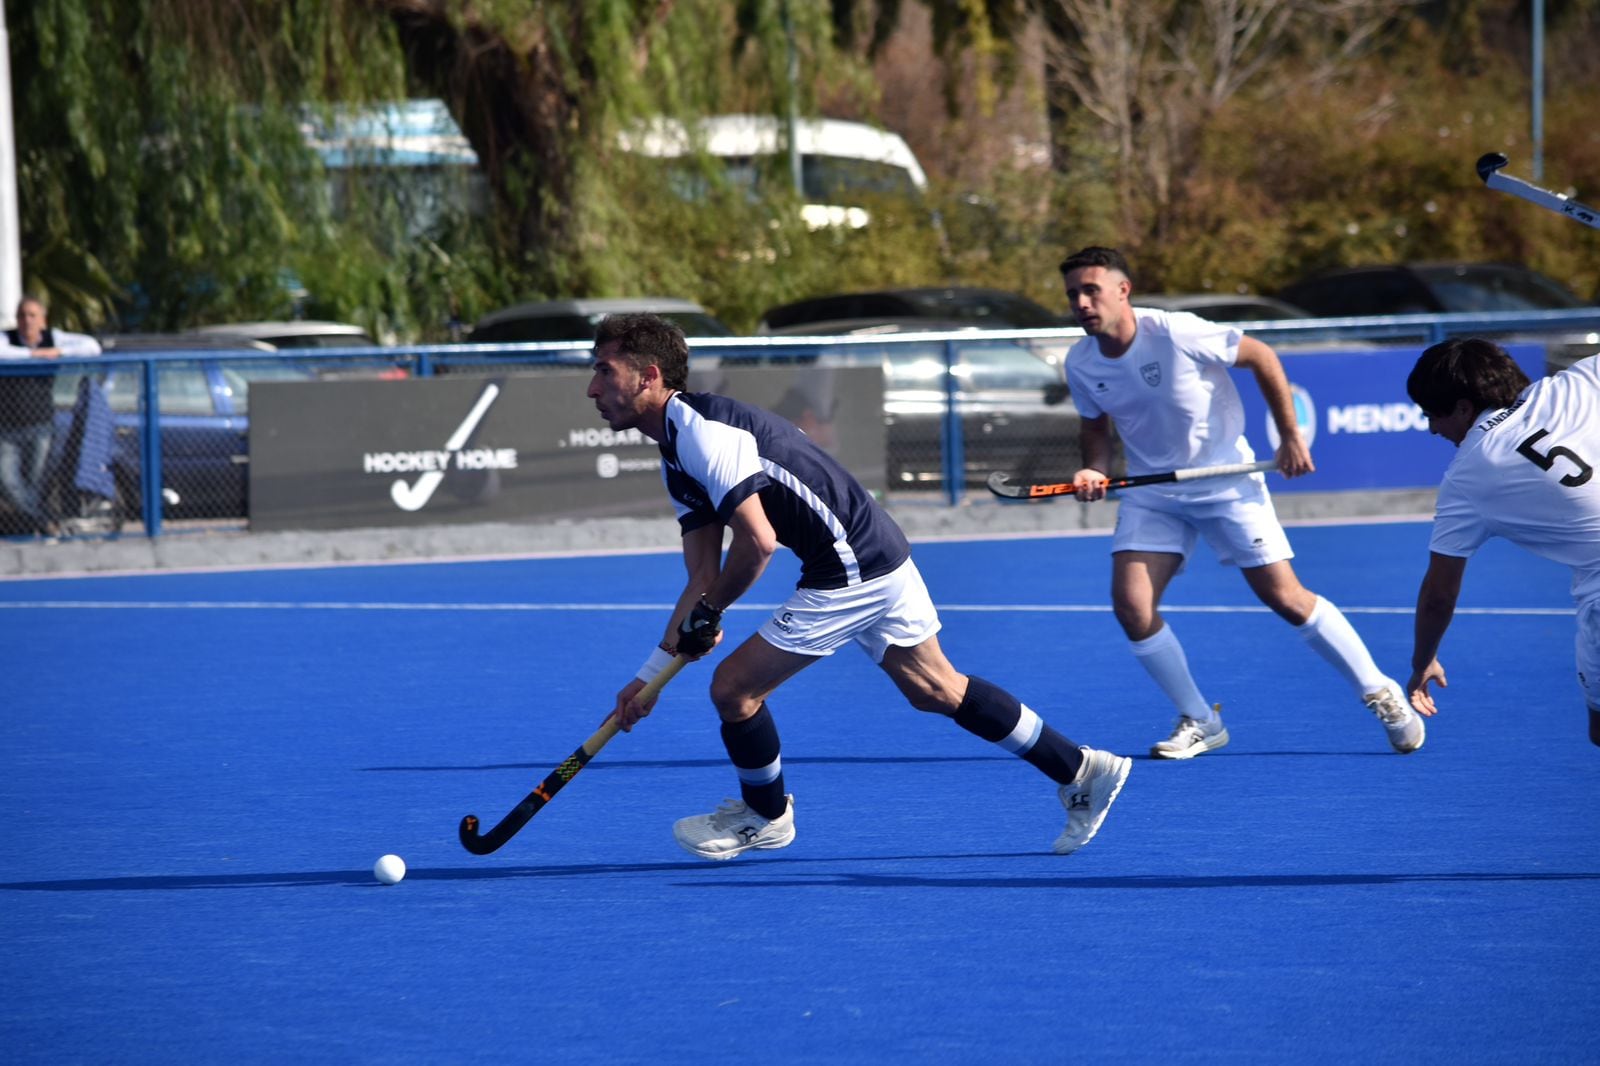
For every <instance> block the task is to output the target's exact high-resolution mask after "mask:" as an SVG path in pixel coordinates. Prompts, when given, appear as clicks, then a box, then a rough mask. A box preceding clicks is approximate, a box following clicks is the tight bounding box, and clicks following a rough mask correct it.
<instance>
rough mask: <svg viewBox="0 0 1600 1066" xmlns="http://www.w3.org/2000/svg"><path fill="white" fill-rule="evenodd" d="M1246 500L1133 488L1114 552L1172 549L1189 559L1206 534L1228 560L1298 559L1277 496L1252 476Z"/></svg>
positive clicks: (1243, 563)
mask: <svg viewBox="0 0 1600 1066" xmlns="http://www.w3.org/2000/svg"><path fill="white" fill-rule="evenodd" d="M1240 496H1241V498H1240V499H1236V500H1216V501H1194V502H1191V501H1188V500H1182V499H1173V498H1172V497H1170V496H1162V495H1159V494H1157V493H1154V492H1148V493H1144V492H1138V491H1134V492H1129V493H1128V494H1127V495H1126V496H1124V497H1123V499H1122V502H1121V503H1120V504H1119V505H1118V508H1117V529H1116V532H1115V533H1114V534H1112V537H1111V550H1112V551H1113V552H1127V551H1135V552H1168V553H1172V554H1176V555H1181V556H1183V557H1184V559H1186V560H1187V559H1188V558H1189V553H1190V552H1192V551H1194V542H1195V538H1196V536H1197V535H1201V536H1204V537H1205V538H1206V543H1207V544H1210V545H1211V550H1212V551H1214V552H1216V553H1217V558H1218V559H1219V560H1220V561H1221V562H1222V563H1223V564H1224V565H1228V564H1231V565H1234V566H1239V567H1244V568H1247V569H1248V568H1251V567H1257V566H1266V565H1267V564H1268V563H1276V562H1281V561H1282V560H1284V559H1292V558H1294V549H1292V548H1290V547H1289V536H1288V534H1286V533H1284V531H1283V525H1282V524H1281V523H1280V522H1279V521H1278V512H1277V511H1275V510H1274V509H1273V507H1272V497H1271V496H1270V495H1268V494H1267V489H1266V486H1265V485H1263V484H1261V483H1260V482H1259V481H1258V480H1256V479H1254V478H1251V479H1248V480H1247V482H1246V485H1245V487H1244V488H1242V489H1241V490H1240Z"/></svg>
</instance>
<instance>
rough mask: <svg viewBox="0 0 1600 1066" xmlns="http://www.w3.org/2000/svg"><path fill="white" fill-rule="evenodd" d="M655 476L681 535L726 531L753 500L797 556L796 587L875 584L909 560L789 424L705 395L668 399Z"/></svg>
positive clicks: (900, 537) (901, 541)
mask: <svg viewBox="0 0 1600 1066" xmlns="http://www.w3.org/2000/svg"><path fill="white" fill-rule="evenodd" d="M660 448H661V477H662V480H663V481H664V482H665V483H666V486H667V493H668V494H669V495H670V496H671V497H672V502H673V505H674V506H675V507H676V508H677V512H678V524H679V526H681V527H682V529H683V531H684V532H685V533H688V532H690V531H691V530H695V529H699V528H700V527H702V526H705V525H709V524H711V523H722V524H725V523H726V522H727V520H728V518H729V517H730V516H731V515H732V514H733V512H734V510H735V509H736V508H737V507H738V506H739V504H741V503H743V502H744V501H745V500H746V499H748V498H749V497H750V496H751V495H752V494H759V495H760V497H761V506H762V507H763V508H764V509H765V510H766V512H767V520H768V521H769V522H771V523H772V528H773V530H774V532H776V533H777V536H778V543H780V544H782V545H783V546H784V547H786V548H788V549H789V550H790V551H792V552H794V553H795V555H797V556H799V557H800V581H799V583H798V587H800V588H814V589H836V588H844V587H845V586H847V585H855V584H859V583H860V582H862V581H869V580H871V579H872V578H875V577H881V576H883V575H884V574H887V573H889V572H891V571H893V570H894V569H895V568H897V567H898V566H899V565H900V564H901V563H903V562H905V561H906V559H907V558H909V557H910V555H911V546H910V544H909V543H907V541H906V537H905V534H904V533H903V532H901V530H900V527H899V526H898V525H896V524H895V522H894V519H892V518H890V517H889V515H888V513H887V512H885V511H884V510H883V508H881V507H879V506H878V503H877V501H876V500H874V499H873V498H872V496H871V494H870V493H868V492H867V490H866V489H865V488H863V487H862V486H861V483H860V482H859V481H857V480H856V479H855V478H854V477H852V476H851V474H850V472H849V471H848V470H846V469H845V468H844V467H843V466H841V465H840V464H839V462H838V460H836V459H834V458H833V456H831V455H829V454H828V453H827V452H825V451H823V450H822V449H821V448H819V447H817V445H816V444H815V442H813V441H812V440H811V439H810V438H809V437H807V436H806V435H805V434H804V433H802V432H800V430H799V429H797V428H796V427H795V425H794V424H793V423H791V422H790V421H789V420H788V419H785V418H781V417H779V416H778V415H775V414H773V413H772V412H771V411H767V410H764V409H762V408H760V407H756V406H754V405H753V404H747V403H742V402H740V401H738V400H732V399H729V398H728V397H726V396H718V395H716V394H714V393H709V392H699V393H684V392H678V393H674V394H673V395H672V397H671V399H669V400H668V401H667V407H666V432H665V435H664V436H663V438H662V440H661V442H660Z"/></svg>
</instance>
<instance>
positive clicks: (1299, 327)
mask: <svg viewBox="0 0 1600 1066" xmlns="http://www.w3.org/2000/svg"><path fill="white" fill-rule="evenodd" d="M1234 325H1236V326H1237V327H1238V328H1239V329H1241V330H1243V331H1244V332H1247V333H1249V334H1250V335H1252V336H1255V337H1257V338H1259V339H1261V340H1264V341H1266V342H1267V343H1269V344H1273V345H1281V346H1286V347H1288V348H1289V349H1290V350H1289V351H1288V352H1286V355H1287V356H1289V357H1290V358H1292V356H1293V351H1292V346H1294V345H1296V344H1315V343H1322V344H1326V343H1337V342H1340V341H1362V342H1394V343H1402V342H1403V343H1420V344H1424V345H1426V344H1434V343H1437V342H1438V341H1441V340H1443V339H1445V338H1446V337H1450V336H1459V335H1463V334H1486V335H1494V336H1497V337H1509V336H1517V335H1520V336H1521V337H1522V338H1523V339H1530V340H1542V341H1543V342H1545V343H1546V344H1547V345H1551V344H1559V345H1562V346H1566V347H1569V348H1574V349H1576V350H1578V351H1579V354H1582V348H1583V346H1584V345H1588V346H1590V348H1591V349H1600V307H1595V308H1585V309H1579V310H1574V311H1537V312H1523V313H1515V314H1507V313H1499V312H1477V313H1468V314H1441V315H1393V316H1382V317H1370V318H1338V319H1334V318H1327V319H1307V320H1296V321H1271V322H1240V323H1234ZM1081 336H1082V331H1081V330H1077V329H1056V330H983V331H962V332H959V333H949V332H930V333H897V334H872V335H866V336H830V337H788V336H785V337H717V338H700V339H696V340H695V341H694V342H693V345H692V347H693V350H694V352H695V353H696V354H697V355H700V356H708V355H715V356H718V357H720V358H722V359H723V360H726V361H728V362H731V363H739V362H752V363H754V362H763V361H765V362H779V361H789V360H795V359H815V358H816V357H817V355H818V354H819V352H820V350H822V349H826V350H827V354H828V356H829V358H832V359H836V360H840V361H842V362H843V363H844V364H846V365H848V364H849V363H851V362H852V361H854V362H855V363H856V364H857V365H871V364H872V363H873V362H876V361H882V360H885V359H886V358H887V357H886V356H885V355H884V353H885V352H886V351H890V350H892V349H893V348H895V347H896V346H900V345H923V346H927V345H929V344H930V343H932V344H935V345H937V347H938V349H939V351H940V352H941V353H942V358H943V360H944V374H943V376H942V381H941V388H942V392H943V396H944V399H945V410H944V413H943V417H942V419H941V425H942V433H941V440H940V466H941V469H942V474H943V486H944V497H945V499H946V501H947V502H949V503H951V504H955V503H959V502H960V501H961V499H962V496H963V491H964V481H965V478H964V466H965V448H966V442H965V440H964V439H963V428H962V417H961V416H962V405H963V390H962V379H961V375H960V367H961V356H962V350H963V347H964V345H965V344H969V343H977V342H984V343H993V342H995V341H1005V340H1014V341H1027V342H1033V343H1035V344H1043V345H1046V346H1049V345H1052V344H1053V345H1054V348H1053V350H1055V351H1059V352H1061V353H1063V354H1064V352H1065V350H1066V347H1067V346H1068V345H1070V343H1072V342H1074V341H1076V340H1077V339H1079V338H1080V337H1081ZM264 359H266V360H277V359H284V360H293V361H295V362H296V363H298V364H302V365H307V366H323V365H332V366H335V367H338V366H340V365H349V366H368V367H370V366H373V365H375V364H378V365H386V366H393V367H399V368H401V369H403V370H404V371H405V372H406V373H408V374H410V375H413V376H417V377H430V376H433V375H435V374H437V373H440V372H449V371H450V370H451V369H455V368H460V367H463V366H472V367H481V366H485V365H521V366H537V365H550V366H565V367H571V366H582V365H586V364H587V362H588V359H589V344H588V342H586V341H578V342H538V343H524V344H439V345H397V346H392V347H386V348H372V347H362V348H318V349H292V350H285V351H282V352H277V353H270V354H268V353H263V352H260V351H249V350H239V349H216V350H209V349H185V350H183V351H174V352H145V353H140V354H137V355H134V354H117V353H115V352H108V353H107V354H105V355H102V356H98V357H93V358H72V359H61V360H56V361H52V362H51V364H50V367H49V369H51V370H54V371H73V372H87V371H92V370H99V369H104V368H105V367H106V366H107V365H108V364H110V365H119V364H120V365H127V364H137V365H138V366H139V368H140V371H141V376H142V382H143V387H142V390H141V402H140V414H141V416H142V417H141V418H140V420H139V433H140V439H139V446H138V453H139V457H140V464H141V481H140V494H139V504H140V508H141V511H142V514H141V518H142V521H143V525H144V529H145V532H146V534H147V535H149V536H158V535H160V534H161V531H162V504H163V494H162V478H161V469H162V458H163V457H162V449H161V432H162V424H163V419H162V416H161V414H160V395H161V394H160V388H161V385H160V369H161V367H162V365H163V364H166V363H172V362H185V363H192V362H194V361H196V360H208V361H215V362H217V363H220V364H224V365H226V364H229V363H240V364H244V363H260V362H262V361H263V360H264ZM41 369H44V368H42V367H40V366H39V365H37V364H35V363H32V361H29V360H0V385H3V382H4V379H5V378H6V377H10V376H18V375H27V374H35V375H36V374H38V373H39V372H40V370H41Z"/></svg>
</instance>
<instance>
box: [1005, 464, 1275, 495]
mask: <svg viewBox="0 0 1600 1066" xmlns="http://www.w3.org/2000/svg"><path fill="white" fill-rule="evenodd" d="M1277 467H1278V463H1277V460H1275V459H1262V460H1261V461H1260V462H1255V463H1224V464H1222V465H1221V466H1191V467H1189V468H1188V469H1186V470H1169V471H1168V472H1166V473H1165V474H1140V475H1138V476H1137V477H1118V478H1112V479H1111V480H1110V481H1108V482H1106V486H1105V487H1106V491H1107V492H1115V491H1116V490H1117V489H1131V488H1135V487H1137V486H1139V485H1162V484H1166V483H1167V482H1169V481H1194V480H1196V479H1197V478H1203V477H1226V476H1228V475H1229V474H1254V473H1257V472H1259V471H1262V470H1276V469H1277ZM989 491H990V492H992V493H994V494H995V495H996V496H999V497H1001V498H1002V499H1007V500H1048V499H1051V498H1053V497H1056V496H1071V495H1073V494H1074V493H1076V492H1077V491H1078V489H1077V486H1075V485H1074V484H1073V483H1072V482H1070V481H1016V482H1014V481H1012V480H1011V475H1009V474H1002V473H1000V471H998V470H996V471H995V472H994V473H992V474H990V475H989Z"/></svg>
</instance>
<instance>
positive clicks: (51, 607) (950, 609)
mask: <svg viewBox="0 0 1600 1066" xmlns="http://www.w3.org/2000/svg"><path fill="white" fill-rule="evenodd" d="M780 606H782V605H781V604H777V603H736V604H734V605H733V606H732V607H730V608H729V610H732V611H760V612H764V613H770V612H772V611H776V610H777V609H778V608H779V607H780ZM673 607H674V605H673V604H670V603H403V602H372V603H363V602H360V601H338V600H304V601H295V600H15V601H10V602H7V601H0V611H6V610H11V611H19V610H20V611H461V612H473V611H482V612H507V611H509V612H519V611H521V612H532V611H648V612H652V613H658V612H670V611H671V610H672V609H673ZM938 607H939V611H940V613H941V614H1109V613H1110V611H1111V607H1110V605H1109V604H1079V603H1047V604H1041V603H944V604H939V605H938ZM1339 609H1340V610H1341V611H1343V612H1344V613H1345V614H1394V615H1409V614H1411V613H1412V611H1413V610H1414V608H1411V607H1349V606H1345V605H1343V604H1341V605H1340V607H1339ZM1161 610H1162V611H1163V612H1165V613H1168V614H1267V613H1269V609H1268V608H1266V607H1264V606H1261V605H1259V604H1246V605H1239V606H1234V605H1228V604H1211V605H1206V604H1199V605H1187V606H1186V605H1174V604H1162V605H1161ZM1455 613H1456V614H1458V615H1460V614H1471V615H1493V616H1513V615H1515V616H1533V617H1544V616H1549V617H1560V616H1562V615H1567V616H1571V615H1575V614H1577V609H1576V608H1575V607H1458V608H1456V612H1455Z"/></svg>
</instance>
